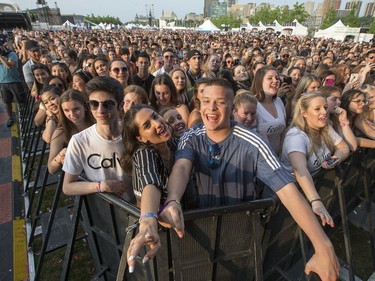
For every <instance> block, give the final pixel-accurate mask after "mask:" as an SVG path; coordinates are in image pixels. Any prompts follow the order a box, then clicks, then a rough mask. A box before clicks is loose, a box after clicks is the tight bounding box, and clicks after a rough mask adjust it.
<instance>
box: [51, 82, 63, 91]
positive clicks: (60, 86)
mask: <svg viewBox="0 0 375 281" xmlns="http://www.w3.org/2000/svg"><path fill="white" fill-rule="evenodd" d="M50 85H53V86H55V87H58V88H60V89H61V90H65V87H64V84H61V83H52V84H50Z"/></svg>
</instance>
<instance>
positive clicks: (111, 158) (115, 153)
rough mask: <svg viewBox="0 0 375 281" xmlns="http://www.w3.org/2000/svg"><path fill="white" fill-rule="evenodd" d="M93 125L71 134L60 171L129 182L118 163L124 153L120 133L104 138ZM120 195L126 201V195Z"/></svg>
mask: <svg viewBox="0 0 375 281" xmlns="http://www.w3.org/2000/svg"><path fill="white" fill-rule="evenodd" d="M96 126H97V125H96V124H94V125H92V126H91V127H89V128H87V129H85V130H83V131H81V132H79V133H77V134H75V135H73V136H72V138H71V140H70V141H69V145H68V148H67V150H66V155H65V160H64V165H63V170H64V171H65V172H66V173H69V174H71V175H79V174H81V173H82V172H84V173H85V175H86V178H87V179H88V180H89V181H104V180H118V181H123V180H124V179H127V180H128V181H129V177H128V175H127V174H125V172H124V170H123V169H122V168H121V166H120V158H121V156H122V154H123V152H124V145H123V143H122V137H121V135H120V136H119V137H118V138H116V139H115V140H107V139H105V138H103V137H102V136H101V135H99V133H98V131H97V130H96ZM129 190H132V189H131V188H129ZM122 197H123V198H124V199H127V200H129V198H127V196H122ZM130 198H131V197H130Z"/></svg>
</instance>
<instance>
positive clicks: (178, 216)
mask: <svg viewBox="0 0 375 281" xmlns="http://www.w3.org/2000/svg"><path fill="white" fill-rule="evenodd" d="M192 166H193V165H192V162H191V161H190V160H188V159H184V158H181V159H178V160H177V161H176V162H175V164H174V165H173V169H172V173H171V175H170V176H169V179H168V184H167V190H168V198H167V201H166V202H168V201H171V200H172V201H171V203H170V204H168V206H166V208H164V210H163V211H162V212H161V214H160V217H161V220H162V221H163V222H166V223H167V224H168V225H169V227H171V228H174V229H175V231H176V232H177V235H178V236H179V237H180V238H182V237H183V236H184V228H185V226H184V218H183V215H182V209H181V206H180V205H179V204H178V203H176V201H174V200H177V202H179V201H180V199H181V197H182V195H183V194H184V192H185V189H186V185H187V183H188V181H189V176H190V173H191V169H192Z"/></svg>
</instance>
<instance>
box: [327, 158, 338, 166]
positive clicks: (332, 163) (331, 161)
mask: <svg viewBox="0 0 375 281" xmlns="http://www.w3.org/2000/svg"><path fill="white" fill-rule="evenodd" d="M326 161H327V164H328V166H330V167H333V166H335V165H337V164H338V163H339V161H340V160H339V159H338V158H332V157H329V158H327V159H326Z"/></svg>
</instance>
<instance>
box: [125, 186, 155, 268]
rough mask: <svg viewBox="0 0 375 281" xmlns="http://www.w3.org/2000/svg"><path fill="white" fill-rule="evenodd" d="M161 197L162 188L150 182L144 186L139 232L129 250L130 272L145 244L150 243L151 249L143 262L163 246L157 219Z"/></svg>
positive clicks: (153, 255)
mask: <svg viewBox="0 0 375 281" xmlns="http://www.w3.org/2000/svg"><path fill="white" fill-rule="evenodd" d="M160 198H161V192H160V189H158V188H157V187H156V186H155V185H152V184H149V185H147V186H145V187H144V188H143V192H142V198H141V217H140V220H139V221H140V222H139V232H138V234H137V235H136V236H135V237H134V238H133V239H132V241H131V242H130V245H129V248H128V252H127V256H128V264H129V272H130V273H132V272H133V271H134V267H135V257H137V255H138V253H139V251H140V250H141V248H142V247H143V246H144V245H145V244H147V245H149V247H150V250H149V251H148V252H147V253H146V255H145V256H144V257H143V260H142V262H143V263H146V262H147V261H148V260H149V259H152V258H153V257H155V255H156V254H157V252H158V251H159V249H160V248H161V243H160V238H159V234H158V221H157V213H158V209H159V206H160Z"/></svg>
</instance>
